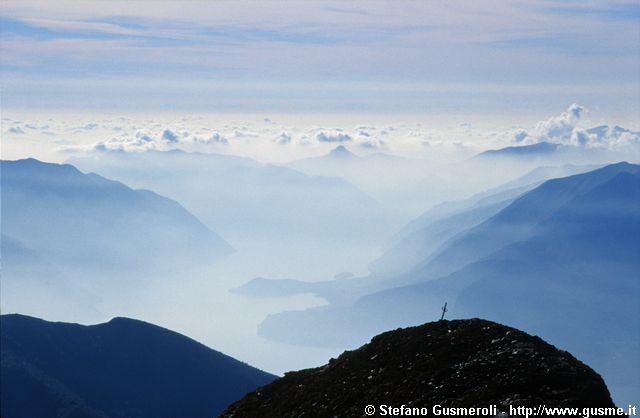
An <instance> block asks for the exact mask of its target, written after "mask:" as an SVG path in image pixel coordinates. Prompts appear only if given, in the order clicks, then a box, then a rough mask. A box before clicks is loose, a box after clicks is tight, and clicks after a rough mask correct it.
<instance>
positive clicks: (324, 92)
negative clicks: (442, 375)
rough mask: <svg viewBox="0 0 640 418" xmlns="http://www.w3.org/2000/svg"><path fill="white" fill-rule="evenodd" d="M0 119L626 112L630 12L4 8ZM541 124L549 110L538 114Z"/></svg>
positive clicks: (11, 4)
mask: <svg viewBox="0 0 640 418" xmlns="http://www.w3.org/2000/svg"><path fill="white" fill-rule="evenodd" d="M0 7H1V10H2V45H1V52H2V87H3V107H5V108H31V109H32V108H41V109H48V108H57V109H59V108H67V109H137V110H153V109H170V110H210V111H216V112H220V111H233V112H243V111H247V112H251V111H263V110H271V111H284V112H294V111H303V112H307V111H310V112H317V111H322V112H331V111H356V112H360V111H361V112H378V111H380V112H399V113H401V112H429V111H431V112H436V111H443V112H448V111H449V112H474V111H497V112H500V111H525V110H531V109H548V108H552V109H554V110H556V109H562V108H565V107H566V106H567V105H568V104H570V103H572V102H579V103H582V104H585V105H587V106H590V107H592V108H594V107H602V108H604V110H605V111H606V112H610V113H616V112H630V111H631V112H637V111H638V106H639V105H638V102H639V99H638V97H639V95H640V90H639V87H638V84H639V80H638V74H639V71H640V54H639V53H638V47H639V45H640V23H639V22H640V4H639V3H638V2H637V1H633V2H624V1H620V2H618V1H532V0H521V1H509V2H505V1H498V0H494V1H491V0H488V1H455V0H454V1H446V2H445V1H440V2H436V1H391V2H373V1H367V2H364V1H342V2H327V1H315V2H311V1H278V2H275V1H273V2H269V1H253V2H252V1H242V2H239V1H238V2H232V1H217V2H204V1H190V2H189V1H179V2H178V1H175V2H156V1H153V2H152V1H122V2H119V1H108V2H107V1H94V2H76V1H67V2H65V1H55V2H51V1H37V2H29V1H3V2H2V5H1V6H0ZM547 112H548V110H547Z"/></svg>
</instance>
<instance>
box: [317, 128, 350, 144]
mask: <svg viewBox="0 0 640 418" xmlns="http://www.w3.org/2000/svg"><path fill="white" fill-rule="evenodd" d="M316 139H317V140H318V141H319V142H348V141H351V139H352V138H351V135H349V134H346V133H344V132H342V131H341V130H334V131H320V132H318V133H316Z"/></svg>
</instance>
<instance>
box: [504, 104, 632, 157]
mask: <svg viewBox="0 0 640 418" xmlns="http://www.w3.org/2000/svg"><path fill="white" fill-rule="evenodd" d="M587 113H588V111H587V109H586V108H585V107H583V106H580V105H578V104H575V103H574V104H572V105H571V106H569V108H568V109H567V110H566V111H564V112H562V113H561V114H560V115H556V116H553V117H551V118H549V119H547V120H544V121H540V122H538V124H537V125H536V126H535V128H534V129H533V132H532V133H528V132H527V131H525V130H524V129H519V130H517V131H516V132H514V133H513V140H514V141H515V142H517V143H519V144H534V143H538V142H551V143H554V144H561V145H570V146H578V147H585V148H610V149H614V148H620V147H624V146H629V145H640V132H633V131H630V130H628V129H624V128H621V127H619V126H613V127H610V126H608V125H600V126H596V127H592V128H585V127H583V126H582V125H584V123H585V116H586V114H587Z"/></svg>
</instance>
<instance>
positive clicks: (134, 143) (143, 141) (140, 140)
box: [91, 131, 158, 152]
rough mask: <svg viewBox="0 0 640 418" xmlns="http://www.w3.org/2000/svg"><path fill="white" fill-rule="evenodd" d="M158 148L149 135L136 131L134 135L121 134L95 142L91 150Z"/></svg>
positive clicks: (147, 149)
mask: <svg viewBox="0 0 640 418" xmlns="http://www.w3.org/2000/svg"><path fill="white" fill-rule="evenodd" d="M155 149H158V146H157V145H156V142H155V141H154V140H153V138H151V137H150V136H149V135H147V134H145V133H144V132H142V131H138V132H136V135H135V136H134V137H130V136H121V137H113V138H111V139H108V140H106V141H100V142H98V143H96V144H95V145H94V146H93V147H92V148H91V150H92V151H97V152H109V151H124V152H145V151H149V150H155Z"/></svg>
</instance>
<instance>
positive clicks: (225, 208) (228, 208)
mask: <svg viewBox="0 0 640 418" xmlns="http://www.w3.org/2000/svg"><path fill="white" fill-rule="evenodd" d="M70 162H72V163H73V164H75V165H77V166H78V167H80V168H81V169H84V170H91V171H94V172H97V173H100V174H102V175H105V176H107V177H109V178H114V179H117V180H119V181H123V182H125V183H126V184H129V185H132V186H133V187H141V188H146V189H150V190H154V191H155V192H158V193H161V194H162V195H165V196H169V197H171V198H173V199H176V200H177V201H179V202H180V203H181V204H183V205H184V206H185V207H186V208H188V210H189V211H190V212H192V213H194V214H195V215H196V216H197V217H198V218H199V219H201V220H202V221H203V222H204V223H205V224H206V225H207V226H209V227H211V228H212V229H214V230H216V231H218V232H220V234H222V235H223V236H224V237H225V239H227V240H228V241H229V242H230V243H231V245H232V246H233V247H234V248H235V249H237V250H238V253H239V254H240V255H241V256H245V255H246V256H247V258H248V259H251V260H252V264H254V265H257V266H260V268H261V272H262V274H271V273H272V272H273V271H283V268H282V265H283V264H284V263H286V264H287V267H288V268H290V269H293V270H295V271H296V272H297V271H300V272H305V271H306V272H308V271H309V267H316V268H318V269H322V268H323V267H325V266H326V264H327V263H326V262H322V261H321V260H322V259H326V258H331V259H332V260H334V261H335V262H336V264H343V265H345V266H344V268H342V270H348V268H349V267H350V266H349V265H350V264H351V263H352V262H353V260H354V259H361V260H362V261H361V263H362V264H366V261H367V260H368V259H370V257H371V255H372V254H373V253H374V252H375V250H376V244H377V243H378V242H380V241H381V240H382V237H384V236H386V235H387V234H388V233H390V231H391V229H392V226H389V225H387V222H385V219H386V214H385V211H384V210H383V208H382V207H381V205H380V203H379V202H378V201H376V200H375V199H373V198H372V197H370V196H369V195H367V194H366V193H364V192H363V191H361V190H360V189H358V188H357V187H355V186H354V185H353V184H351V183H349V182H348V181H346V180H345V179H343V178H338V177H330V176H318V175H308V174H304V173H302V172H300V171H297V170H294V169H292V168H289V167H284V166H277V165H273V164H264V163H260V162H257V161H254V160H251V159H248V158H241V157H235V156H227V155H220V154H198V153H187V152H182V151H167V152H160V151H148V152H144V153H125V152H104V153H99V154H96V155H92V156H85V157H84V158H81V157H76V158H73V159H71V160H70ZM285 253H287V254H289V255H290V256H289V257H288V260H287V261H286V262H285V261H283V260H282V254H285ZM347 253H349V256H347V255H346V254H347ZM343 254H344V256H343ZM341 257H343V259H341ZM293 261H297V262H298V265H299V267H298V268H295V266H294V265H293V263H292V262H293ZM244 264H245V265H247V264H248V263H247V262H245V263H244ZM337 269H340V267H338V268H337ZM301 274H302V273H301ZM332 274H335V272H333V271H332Z"/></svg>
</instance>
